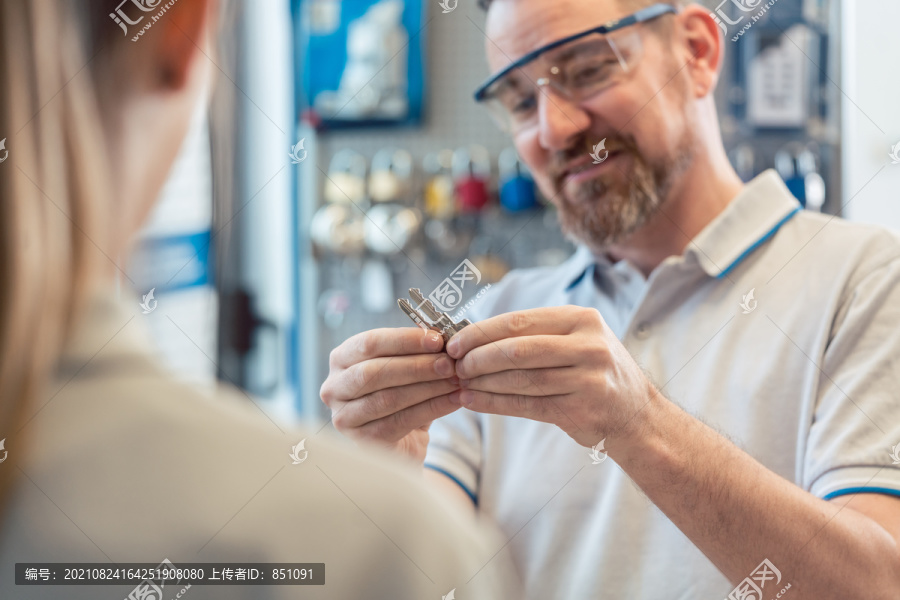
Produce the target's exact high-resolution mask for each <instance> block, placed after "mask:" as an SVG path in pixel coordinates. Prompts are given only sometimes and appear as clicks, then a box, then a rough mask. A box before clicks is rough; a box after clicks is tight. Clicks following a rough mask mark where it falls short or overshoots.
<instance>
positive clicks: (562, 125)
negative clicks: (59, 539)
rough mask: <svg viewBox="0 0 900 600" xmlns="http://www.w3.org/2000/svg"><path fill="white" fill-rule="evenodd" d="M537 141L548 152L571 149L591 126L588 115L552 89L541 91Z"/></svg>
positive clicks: (546, 87) (546, 88)
mask: <svg viewBox="0 0 900 600" xmlns="http://www.w3.org/2000/svg"><path fill="white" fill-rule="evenodd" d="M538 118H539V123H538V126H539V127H540V129H539V135H540V137H539V139H540V142H541V145H542V146H543V147H544V148H546V149H548V150H566V149H568V148H571V146H572V144H573V143H574V142H575V140H576V139H578V137H580V135H581V134H582V133H583V132H584V131H586V130H587V129H588V128H589V127H590V126H591V117H590V115H588V113H587V112H586V111H585V110H584V109H583V108H581V107H580V106H578V105H577V104H575V103H574V102H572V101H571V100H569V99H568V98H565V97H564V96H562V95H560V94H559V93H557V92H556V91H555V90H554V89H553V88H552V87H550V86H545V87H543V88H542V89H541V94H540V96H539V98H538Z"/></svg>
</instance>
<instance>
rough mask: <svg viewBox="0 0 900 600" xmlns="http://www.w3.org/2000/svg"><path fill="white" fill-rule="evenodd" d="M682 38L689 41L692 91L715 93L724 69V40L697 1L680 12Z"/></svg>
mask: <svg viewBox="0 0 900 600" xmlns="http://www.w3.org/2000/svg"><path fill="white" fill-rule="evenodd" d="M678 19H679V21H680V22H681V28H680V29H681V30H680V37H681V39H682V40H684V41H685V42H686V45H685V48H686V56H685V57H684V61H683V62H682V64H684V62H687V63H688V65H687V67H686V68H685V69H686V71H687V72H688V74H689V75H690V76H691V80H692V81H693V89H692V92H693V93H694V94H695V95H696V96H698V97H702V96H706V95H707V94H709V93H711V92H712V91H713V90H714V89H715V87H716V83H717V82H718V79H719V71H720V70H721V69H722V54H723V48H722V45H723V41H722V37H721V35H720V34H719V27H718V25H717V24H716V22H715V20H714V19H713V17H712V15H711V14H710V13H709V11H708V10H706V9H705V8H703V7H701V6H698V5H696V4H694V5H690V6H687V7H685V8H684V9H683V10H682V11H681V13H680V14H679V15H678Z"/></svg>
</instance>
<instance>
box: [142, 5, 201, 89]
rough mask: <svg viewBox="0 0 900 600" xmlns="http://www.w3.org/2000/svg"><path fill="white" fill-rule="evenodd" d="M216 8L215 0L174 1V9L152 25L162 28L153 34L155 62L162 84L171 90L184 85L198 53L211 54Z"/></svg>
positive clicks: (158, 78)
mask: <svg viewBox="0 0 900 600" xmlns="http://www.w3.org/2000/svg"><path fill="white" fill-rule="evenodd" d="M170 2H171V0H170ZM161 6H165V4H161ZM214 9H215V0H175V3H174V4H173V5H172V8H170V9H169V10H168V11H167V12H166V13H164V14H163V15H162V17H160V19H159V21H157V22H155V23H154V24H153V27H154V28H156V27H159V28H160V29H161V30H160V31H157V32H155V33H156V34H157V35H154V36H153V37H154V38H155V40H154V42H155V46H156V47H155V49H154V52H155V53H156V59H155V60H154V63H155V64H156V68H157V70H158V73H157V75H158V77H157V81H158V82H159V84H160V85H161V86H163V87H166V88H168V89H170V90H177V89H181V88H183V87H184V86H185V84H186V83H187V81H188V79H189V76H190V69H191V65H193V63H194V60H195V59H196V58H197V55H198V54H200V53H202V54H206V55H209V53H210V51H211V49H210V40H211V39H213V37H212V36H211V35H210V27H214V26H215V24H214V22H213V21H214V18H213V17H214V15H213V12H214Z"/></svg>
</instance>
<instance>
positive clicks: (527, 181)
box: [497, 148, 537, 212]
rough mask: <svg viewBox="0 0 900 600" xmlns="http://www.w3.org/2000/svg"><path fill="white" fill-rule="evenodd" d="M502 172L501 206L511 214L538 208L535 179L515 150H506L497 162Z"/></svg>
mask: <svg viewBox="0 0 900 600" xmlns="http://www.w3.org/2000/svg"><path fill="white" fill-rule="evenodd" d="M497 167H498V170H499V172H500V204H501V205H502V206H503V208H505V209H506V210H508V211H510V212H520V211H523V210H528V209H530V208H534V207H535V206H537V192H536V190H535V187H534V179H532V178H531V173H530V172H529V171H528V168H527V167H526V166H525V165H524V164H523V163H522V161H521V159H519V155H518V153H516V150H515V148H506V149H505V150H503V151H502V152H501V153H500V158H499V159H498V160H497Z"/></svg>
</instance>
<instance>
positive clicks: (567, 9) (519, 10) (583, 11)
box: [485, 0, 627, 72]
mask: <svg viewBox="0 0 900 600" xmlns="http://www.w3.org/2000/svg"><path fill="white" fill-rule="evenodd" d="M626 14H627V10H626V9H624V8H623V7H622V6H621V5H620V3H619V2H618V1H617V0H494V2H493V4H492V5H491V9H490V11H489V12H488V18H487V24H486V29H485V33H486V34H487V38H488V39H487V40H486V44H485V48H486V51H487V58H488V64H489V65H490V67H491V71H492V72H494V71H497V70H499V69H502V68H503V67H505V66H506V65H508V64H510V63H511V62H513V61H515V60H517V59H518V58H520V57H522V56H524V55H525V54H528V53H529V52H531V51H532V50H535V49H537V48H540V47H541V46H544V45H546V44H549V43H551V42H554V41H556V40H558V39H561V38H564V37H566V36H568V35H573V34H575V33H579V32H581V31H584V30H585V29H589V28H591V27H597V26H600V25H602V24H603V23H606V22H608V21H611V20H613V19H619V18H621V17H624V16H625V15H626Z"/></svg>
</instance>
